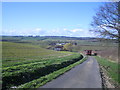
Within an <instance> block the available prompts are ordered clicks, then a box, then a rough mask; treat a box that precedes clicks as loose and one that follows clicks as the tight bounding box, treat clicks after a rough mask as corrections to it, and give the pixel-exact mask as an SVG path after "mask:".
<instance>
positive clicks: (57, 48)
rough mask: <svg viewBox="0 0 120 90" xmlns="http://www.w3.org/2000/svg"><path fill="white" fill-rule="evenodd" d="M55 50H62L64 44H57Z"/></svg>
mask: <svg viewBox="0 0 120 90" xmlns="http://www.w3.org/2000/svg"><path fill="white" fill-rule="evenodd" d="M54 50H55V51H62V50H63V46H55V48H54Z"/></svg>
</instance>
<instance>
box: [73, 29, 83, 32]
mask: <svg viewBox="0 0 120 90" xmlns="http://www.w3.org/2000/svg"><path fill="white" fill-rule="evenodd" d="M71 31H72V32H78V31H80V32H81V31H83V29H72V30H71Z"/></svg>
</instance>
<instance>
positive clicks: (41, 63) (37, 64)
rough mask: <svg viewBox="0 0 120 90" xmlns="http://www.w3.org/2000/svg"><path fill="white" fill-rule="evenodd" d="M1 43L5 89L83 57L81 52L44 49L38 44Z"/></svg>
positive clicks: (36, 77)
mask: <svg viewBox="0 0 120 90" xmlns="http://www.w3.org/2000/svg"><path fill="white" fill-rule="evenodd" d="M0 43H2V80H3V81H2V82H3V88H4V89H7V88H10V87H14V86H19V85H21V84H26V83H29V82H31V81H33V80H36V79H39V78H40V79H41V77H43V76H46V75H48V74H51V73H53V72H54V71H57V70H59V69H62V68H64V67H67V66H69V65H71V64H74V63H75V62H77V61H79V60H80V59H82V58H83V56H82V55H80V54H79V53H73V52H64V51H61V52H57V51H53V50H47V49H43V48H41V47H39V46H38V45H31V44H23V43H13V42H0ZM65 70H66V69H65ZM60 73H63V71H62V72H60ZM53 75H54V74H53ZM58 75H59V74H58ZM55 76H56V75H55ZM48 80H49V78H48ZM48 80H47V81H48ZM47 81H46V82H47ZM29 85H30V86H31V85H33V84H29Z"/></svg>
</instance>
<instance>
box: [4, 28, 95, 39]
mask: <svg viewBox="0 0 120 90" xmlns="http://www.w3.org/2000/svg"><path fill="white" fill-rule="evenodd" d="M2 35H13V36H17V35H23V36H28V35H33V36H71V37H89V36H93V34H91V33H90V32H89V30H87V29H83V28H77V27H72V28H71V27H64V28H51V29H45V28H40V27H37V28H33V29H20V30H17V29H10V30H4V31H3V32H2Z"/></svg>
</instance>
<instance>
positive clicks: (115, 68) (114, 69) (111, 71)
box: [95, 56, 120, 85]
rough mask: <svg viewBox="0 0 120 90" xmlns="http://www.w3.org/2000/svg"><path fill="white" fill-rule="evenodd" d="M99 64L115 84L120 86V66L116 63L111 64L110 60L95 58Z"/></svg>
mask: <svg viewBox="0 0 120 90" xmlns="http://www.w3.org/2000/svg"><path fill="white" fill-rule="evenodd" d="M95 58H96V59H97V61H98V63H99V64H100V65H101V66H102V67H103V68H104V69H105V70H106V71H107V74H108V76H109V77H111V78H112V80H113V82H116V83H117V84H118V85H119V84H120V79H119V76H120V73H119V70H120V64H118V63H116V62H111V61H110V60H107V59H105V58H102V57H99V56H95Z"/></svg>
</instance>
